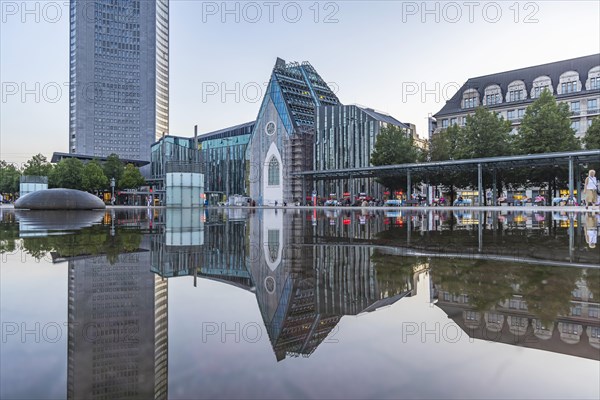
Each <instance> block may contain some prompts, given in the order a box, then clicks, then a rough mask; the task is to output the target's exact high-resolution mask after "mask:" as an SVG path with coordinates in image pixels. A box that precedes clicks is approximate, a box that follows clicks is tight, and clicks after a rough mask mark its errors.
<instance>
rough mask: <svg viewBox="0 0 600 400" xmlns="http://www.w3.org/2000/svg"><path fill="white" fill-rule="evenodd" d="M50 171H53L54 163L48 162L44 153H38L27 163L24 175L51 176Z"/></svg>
mask: <svg viewBox="0 0 600 400" xmlns="http://www.w3.org/2000/svg"><path fill="white" fill-rule="evenodd" d="M50 171H52V164H50V163H49V162H48V159H47V158H46V157H45V156H44V155H43V154H40V153H38V154H36V155H35V156H33V157H31V159H30V160H29V161H27V163H25V169H24V170H23V175H25V176H50Z"/></svg>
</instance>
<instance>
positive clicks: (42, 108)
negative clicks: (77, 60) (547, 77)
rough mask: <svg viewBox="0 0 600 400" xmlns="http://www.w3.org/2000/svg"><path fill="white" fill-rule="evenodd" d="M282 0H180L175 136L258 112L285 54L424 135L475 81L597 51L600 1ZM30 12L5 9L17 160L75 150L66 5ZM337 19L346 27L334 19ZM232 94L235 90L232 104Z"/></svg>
mask: <svg viewBox="0 0 600 400" xmlns="http://www.w3.org/2000/svg"><path fill="white" fill-rule="evenodd" d="M275 3H277V6H275V7H274V9H273V10H274V12H273V21H272V22H271V21H270V20H269V18H270V17H269V8H268V6H266V5H265V2H262V1H259V2H256V3H253V4H254V5H257V6H258V7H259V8H260V10H261V12H262V17H261V18H260V19H259V20H258V21H257V22H255V23H252V22H251V20H252V19H253V18H255V15H256V7H253V6H248V5H246V3H245V2H240V3H235V2H230V3H228V6H229V7H230V8H231V9H235V7H236V4H237V7H238V10H239V11H238V12H237V16H238V17H239V22H236V21H235V18H236V13H235V12H234V13H233V14H227V15H223V13H222V8H221V7H222V2H220V1H219V2H201V1H179V0H175V1H174V0H171V2H170V4H171V16H170V23H171V28H170V29H171V31H170V35H171V36H170V51H171V54H170V56H171V59H170V63H171V64H170V79H171V86H170V90H171V99H170V133H171V134H174V135H180V136H191V135H192V134H193V126H194V125H195V124H198V125H199V129H200V132H208V131H211V130H216V129H220V128H223V127H226V126H230V125H235V124H238V123H242V122H247V121H251V120H253V119H254V118H256V114H257V112H258V107H259V103H260V98H258V96H257V94H260V95H262V89H261V93H257V88H259V87H262V88H263V89H264V84H265V83H266V82H267V80H268V79H269V76H270V72H271V69H272V67H273V65H274V63H275V59H276V57H281V58H284V59H285V60H287V61H305V60H306V61H310V63H311V64H312V65H313V66H314V67H315V68H316V69H317V71H318V72H319V73H320V74H321V76H322V77H323V79H325V80H326V81H327V82H331V83H332V87H333V88H334V89H336V90H337V95H338V97H339V98H340V100H341V101H342V102H343V103H345V104H351V103H358V104H362V105H366V106H369V107H373V108H375V109H378V110H381V111H384V112H387V113H389V114H391V115H393V116H394V117H396V118H398V119H400V120H401V121H407V122H413V123H415V124H416V125H417V130H418V133H419V135H421V136H424V135H425V134H426V119H427V115H428V114H429V113H435V112H436V111H438V110H439V109H440V108H441V106H442V105H443V104H444V102H445V99H446V98H448V96H451V95H452V94H453V93H454V91H455V90H456V88H457V87H458V86H460V85H461V84H462V83H463V82H464V81H466V80H467V79H468V78H469V77H474V76H479V75H486V74H490V73H494V72H500V71H504V70H510V69H515V68H521V67H527V66H530V65H536V64H541V63H546V62H552V61H558V60H562V59H567V58H572V57H579V56H584V55H589V54H594V53H598V52H600V2H598V1H543V2H513V1H506V2H505V1H498V2H488V1H481V2H474V3H476V4H475V5H474V6H473V7H474V8H473V9H472V13H471V16H469V8H468V7H469V6H468V4H469V2H455V3H447V2H429V3H427V8H428V9H429V10H434V11H433V12H432V13H430V14H424V13H423V8H422V5H423V3H422V2H420V1H419V2H401V1H379V2H375V1H372V2H366V1H337V2H319V3H316V4H317V6H315V2H314V1H307V2H304V1H301V2H286V1H282V2H275ZM465 3H467V4H465ZM23 4H24V3H22V2H21V1H16V2H13V1H5V0H2V1H0V5H1V11H2V19H1V21H0V23H1V31H0V57H1V66H0V67H1V69H0V73H1V82H2V98H1V99H0V101H1V103H0V106H1V115H0V120H1V122H0V127H1V137H0V156H1V158H2V159H5V160H8V161H13V162H23V161H26V160H27V159H28V158H30V156H31V155H33V154H35V153H38V152H41V153H43V154H46V155H47V156H50V155H51V154H52V152H53V151H67V148H68V112H69V106H68V65H69V55H68V53H69V20H68V2H66V1H63V0H61V1H58V2H51V1H42V2H34V1H30V2H27V4H28V7H29V9H30V10H36V7H37V10H38V11H37V15H36V13H35V11H34V12H33V13H31V14H27V13H25V12H24V11H25V10H24V9H23V6H22V5H23ZM297 6H298V7H299V9H301V10H302V15H301V16H300V17H299V21H298V22H296V23H292V22H291V21H292V20H293V19H294V17H295V15H296V13H295V10H296V9H297V8H298V7H297ZM15 7H16V9H15ZM436 7H437V12H436V11H435V10H436ZM284 8H285V9H286V10H287V14H284V11H283V10H284ZM317 8H318V9H319V15H318V17H317V20H318V22H315V10H316V9H317ZM498 10H499V11H500V13H501V14H497V11H498ZM517 10H518V14H517ZM209 11H215V12H216V14H215V15H211V14H210V13H209ZM457 11H460V15H459V14H457ZM331 13H334V14H333V16H332V17H331V19H332V20H337V22H332V23H325V22H324V20H325V17H326V16H327V15H330V14H331ZM36 17H38V18H39V21H37V22H36ZM436 17H437V18H438V19H439V20H438V21H436ZM223 18H225V20H224V21H223V20H222V19H223ZM470 19H471V20H472V21H470ZM526 20H527V21H528V22H526ZM536 20H537V22H536ZM452 21H455V22H452ZM494 21H496V22H494ZM36 84H38V85H39V86H38V88H39V89H37V94H38V95H39V97H40V98H39V102H37V101H36V100H38V99H36V98H35V95H34V94H27V95H26V96H25V99H24V100H25V101H24V102H23V101H22V100H23V99H22V94H23V92H22V89H23V88H26V89H31V90H32V92H36ZM15 85H16V87H18V88H19V89H18V92H17V93H15V94H12V92H10V90H13V88H14V87H15ZM236 85H237V86H236ZM436 85H437V87H438V90H436ZM236 87H237V88H239V90H236ZM44 88H45V89H44ZM57 88H61V90H60V92H58V91H57ZM215 88H218V93H216V94H211V93H212V92H208V91H209V90H214V89H215ZM222 88H226V89H229V90H231V92H232V93H230V94H227V95H226V96H225V98H222V94H223V93H222V92H221V89H222ZM244 89H245V90H244ZM424 89H427V90H430V93H429V94H425V93H424V92H423V90H424ZM409 91H410V92H409ZM415 91H416V93H413V92H415ZM236 94H237V95H238V96H239V99H236Z"/></svg>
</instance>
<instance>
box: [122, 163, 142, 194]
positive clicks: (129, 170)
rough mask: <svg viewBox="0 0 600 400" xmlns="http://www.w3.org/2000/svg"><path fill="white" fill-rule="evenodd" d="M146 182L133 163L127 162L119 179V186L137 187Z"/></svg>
mask: <svg viewBox="0 0 600 400" xmlns="http://www.w3.org/2000/svg"><path fill="white" fill-rule="evenodd" d="M145 183H146V180H145V179H144V177H143V176H142V174H141V173H140V170H139V169H137V168H136V167H135V166H134V165H133V164H127V166H126V167H125V171H124V172H123V176H122V178H121V180H120V181H119V187H120V188H122V189H133V188H138V187H140V186H142V185H144V184H145Z"/></svg>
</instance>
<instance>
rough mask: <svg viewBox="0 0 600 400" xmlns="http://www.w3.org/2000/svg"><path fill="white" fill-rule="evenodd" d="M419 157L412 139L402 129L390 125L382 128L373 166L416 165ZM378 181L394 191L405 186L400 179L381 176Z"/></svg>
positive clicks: (372, 159) (376, 145)
mask: <svg viewBox="0 0 600 400" xmlns="http://www.w3.org/2000/svg"><path fill="white" fill-rule="evenodd" d="M417 155H418V151H417V149H416V147H415V146H414V145H413V140H412V138H411V137H408V136H406V133H405V132H404V131H403V130H402V129H401V128H400V127H397V126H394V125H388V126H387V127H385V128H382V129H381V132H379V135H378V136H377V141H376V142H375V149H374V150H373V154H372V155H371V164H373V165H376V166H378V165H394V164H407V163H414V162H416V160H417ZM378 180H379V182H380V183H381V184H383V185H384V186H387V187H389V188H390V189H392V190H395V189H399V188H401V187H402V186H403V184H405V180H403V179H402V178H399V177H384V176H381V177H379V178H378Z"/></svg>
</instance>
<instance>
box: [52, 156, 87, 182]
mask: <svg viewBox="0 0 600 400" xmlns="http://www.w3.org/2000/svg"><path fill="white" fill-rule="evenodd" d="M82 178H83V163H82V162H81V161H80V160H79V159H77V158H63V159H62V160H60V162H59V163H58V164H56V166H55V167H54V168H53V169H52V171H51V173H50V177H49V181H50V186H52V187H61V188H67V189H82V188H83V186H82Z"/></svg>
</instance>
